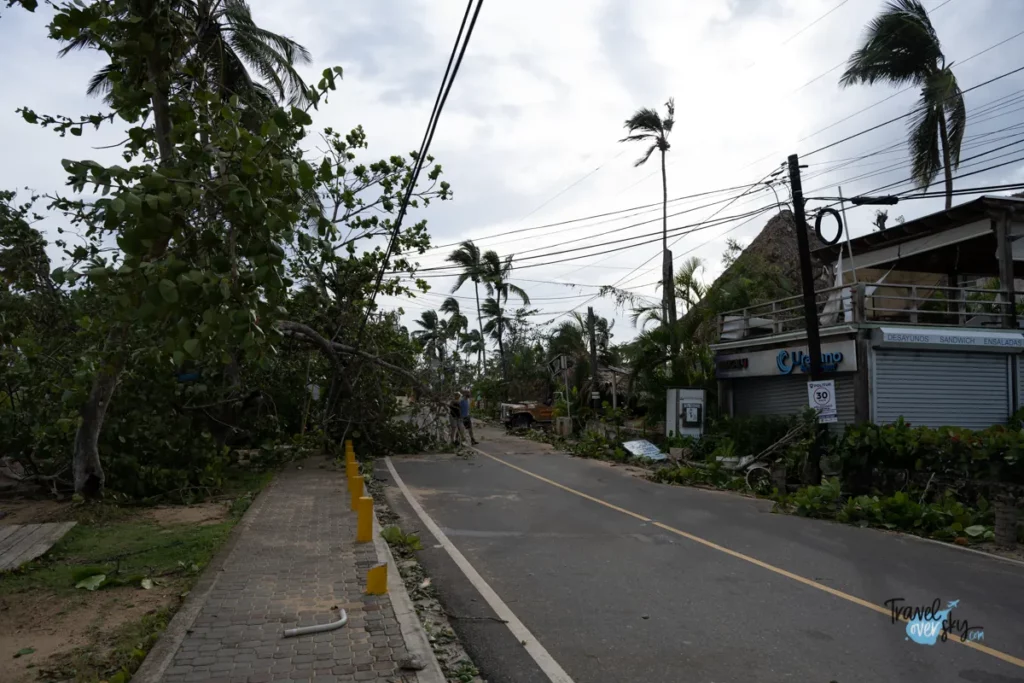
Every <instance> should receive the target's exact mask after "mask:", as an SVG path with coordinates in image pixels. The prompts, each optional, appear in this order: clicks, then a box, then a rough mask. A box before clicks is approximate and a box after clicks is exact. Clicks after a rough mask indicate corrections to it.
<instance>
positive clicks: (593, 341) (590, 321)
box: [587, 306, 600, 415]
mask: <svg viewBox="0 0 1024 683" xmlns="http://www.w3.org/2000/svg"><path fill="white" fill-rule="evenodd" d="M595 325H596V321H595V320H594V307H593V306H587V331H588V332H589V334H590V392H591V393H590V406H591V407H592V408H593V409H594V413H595V415H596V413H597V409H598V404H597V402H598V400H600V399H595V398H594V392H595V391H597V335H596V334H595V333H594V327H595Z"/></svg>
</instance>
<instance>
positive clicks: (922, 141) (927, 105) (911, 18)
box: [839, 0, 967, 209]
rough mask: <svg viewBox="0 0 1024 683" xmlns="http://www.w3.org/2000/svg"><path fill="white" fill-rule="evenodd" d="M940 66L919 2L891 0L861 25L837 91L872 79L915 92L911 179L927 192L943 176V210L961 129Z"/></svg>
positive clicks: (961, 117) (963, 117) (958, 107)
mask: <svg viewBox="0 0 1024 683" xmlns="http://www.w3.org/2000/svg"><path fill="white" fill-rule="evenodd" d="M951 66H952V65H951V64H946V56H945V55H944V54H943V53H942V46H941V44H940V43H939V37H938V35H936V33H935V28H934V27H933V26H932V22H931V19H929V18H928V13H927V12H926V11H925V9H924V6H922V5H921V3H920V1H919V0H892V2H890V3H889V4H888V5H886V7H885V9H884V10H883V11H882V13H881V14H879V15H878V16H877V17H875V18H874V19H873V20H872V21H871V23H870V24H868V27H867V35H866V36H865V38H864V45H863V47H861V48H860V49H859V50H856V51H855V52H854V53H853V54H852V55H850V59H849V60H848V61H847V63H846V71H845V72H844V73H843V75H842V77H841V78H840V79H839V84H840V85H842V86H843V87H847V86H851V85H855V84H858V83H867V84H868V85H871V84H873V83H875V82H876V81H882V82H884V83H890V84H892V85H914V86H919V87H920V88H921V99H920V100H919V101H918V105H917V107H916V108H915V109H914V115H913V117H912V118H911V120H910V155H911V159H912V160H913V170H912V176H913V179H914V181H915V182H916V183H917V185H918V187H921V188H925V189H927V188H928V186H929V185H931V183H932V182H933V181H934V180H935V176H936V175H938V173H939V170H942V171H943V172H944V174H945V176H946V208H947V209H949V208H950V207H952V206H953V169H954V168H957V167H958V166H959V165H960V143H961V141H963V137H964V130H965V129H966V128H967V110H966V108H965V107H964V98H963V93H962V92H961V91H960V86H959V85H958V84H957V81H956V76H954V75H953V71H952V70H951V68H950V67H951Z"/></svg>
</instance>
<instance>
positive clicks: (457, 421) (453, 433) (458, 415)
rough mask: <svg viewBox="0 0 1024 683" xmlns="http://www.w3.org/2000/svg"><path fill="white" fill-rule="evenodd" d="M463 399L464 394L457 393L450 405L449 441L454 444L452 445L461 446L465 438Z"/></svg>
mask: <svg viewBox="0 0 1024 683" xmlns="http://www.w3.org/2000/svg"><path fill="white" fill-rule="evenodd" d="M461 399H462V394H460V393H459V392H455V398H454V399H452V402H451V403H449V404H448V440H449V441H451V442H452V445H458V444H461V443H462V439H463V437H464V433H463V431H462V407H461V405H460V403H461Z"/></svg>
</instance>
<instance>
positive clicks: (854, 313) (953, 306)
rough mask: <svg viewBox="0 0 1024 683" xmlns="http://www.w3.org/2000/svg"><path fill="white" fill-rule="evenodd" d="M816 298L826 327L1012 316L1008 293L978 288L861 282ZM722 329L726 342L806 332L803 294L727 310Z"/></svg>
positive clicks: (1001, 321)
mask: <svg viewBox="0 0 1024 683" xmlns="http://www.w3.org/2000/svg"><path fill="white" fill-rule="evenodd" d="M1021 296H1024V295H1021ZM814 298H815V305H816V307H817V311H818V325H819V327H821V328H827V327H832V326H836V325H844V324H849V323H861V322H877V323H894V324H901V325H936V326H944V327H1008V326H1009V323H1010V321H1011V320H1012V316H1013V305H1012V304H1011V303H1010V301H1009V298H1008V293H1007V291H1006V290H999V289H982V288H978V287H942V286H938V285H902V284H874V283H871V284H868V283H863V282H857V283H854V284H849V285H843V286H841V287H828V288H826V289H821V290H818V291H817V292H815V297H814ZM718 326H719V327H718V331H719V335H720V337H721V339H722V340H723V341H728V340H738V339H745V338H747V337H759V336H766V335H772V334H783V333H785V332H793V331H796V330H802V329H804V327H805V326H806V324H805V318H804V300H803V295H796V296H791V297H787V298H785V299H778V300H777V301H768V302H765V303H760V304H755V305H753V306H748V307H747V308H740V309H736V310H733V311H728V312H726V313H723V314H722V315H720V316H719V318H718Z"/></svg>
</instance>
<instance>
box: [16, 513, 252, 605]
mask: <svg viewBox="0 0 1024 683" xmlns="http://www.w3.org/2000/svg"><path fill="white" fill-rule="evenodd" d="M234 525H235V520H234V519H230V520H228V521H225V522H221V523H219V524H210V525H207V526H197V525H188V524H180V525H175V526H171V527H161V526H160V525H158V524H155V523H153V522H148V521H124V522H114V523H109V524H103V525H97V526H87V525H84V524H79V525H78V526H76V527H75V528H73V529H72V530H71V531H69V532H68V534H67V535H66V536H65V537H64V538H62V539H61V540H60V541H59V542H58V543H57V545H56V546H54V547H53V549H52V550H51V551H50V552H49V553H48V554H47V556H46V557H45V559H43V560H41V561H36V562H33V563H30V564H28V565H27V566H25V567H22V568H21V569H20V570H18V571H16V572H12V573H10V574H8V575H5V576H4V580H3V581H2V582H0V595H6V594H10V593H18V592H21V591H25V590H48V591H51V592H54V593H61V592H64V591H74V590H76V589H75V584H76V583H77V582H78V581H80V580H81V578H82V577H83V576H84V575H87V574H88V572H89V571H90V570H95V571H92V573H103V574H106V575H107V576H108V577H111V578H118V579H122V580H129V579H131V578H133V577H138V578H139V579H140V580H141V579H142V578H143V577H147V576H148V577H159V576H168V575H171V574H185V575H187V574H193V573H196V572H198V571H199V570H200V569H201V568H202V567H204V566H205V565H206V563H208V562H209V561H210V558H211V557H212V556H213V553H214V552H216V551H217V549H218V548H219V547H220V545H221V544H222V543H223V542H224V539H225V538H227V535H228V532H230V531H231V528H232V527H233V526H234Z"/></svg>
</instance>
